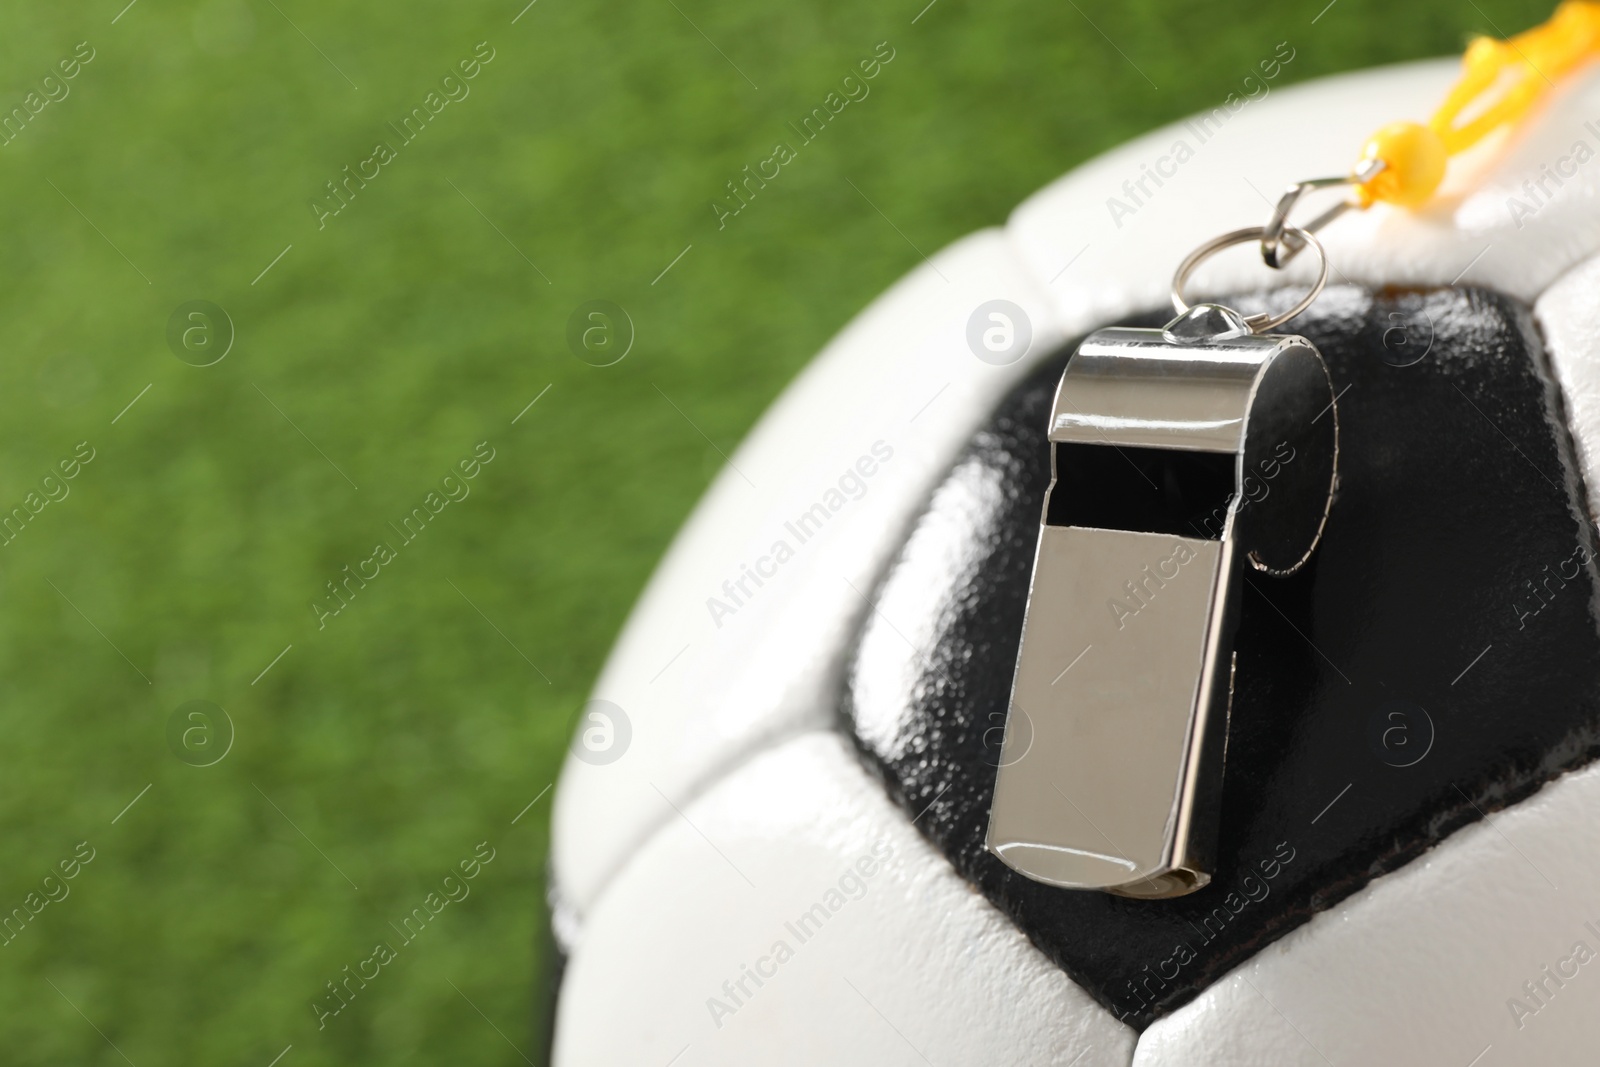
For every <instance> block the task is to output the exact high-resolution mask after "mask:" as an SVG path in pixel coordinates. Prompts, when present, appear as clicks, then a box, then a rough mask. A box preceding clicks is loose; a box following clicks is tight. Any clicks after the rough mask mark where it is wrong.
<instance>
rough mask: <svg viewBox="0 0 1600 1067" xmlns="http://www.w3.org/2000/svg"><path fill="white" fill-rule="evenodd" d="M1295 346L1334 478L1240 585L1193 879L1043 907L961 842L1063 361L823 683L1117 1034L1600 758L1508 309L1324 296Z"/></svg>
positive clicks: (971, 824)
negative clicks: (1272, 567)
mask: <svg viewBox="0 0 1600 1067" xmlns="http://www.w3.org/2000/svg"><path fill="white" fill-rule="evenodd" d="M1287 302H1288V297H1287V296H1285V295H1284V294H1278V293H1273V294H1267V295H1266V296H1264V297H1245V298H1241V299H1240V300H1239V301H1238V302H1237V304H1236V306H1238V307H1239V308H1240V309H1241V310H1245V311H1255V310H1261V309H1263V308H1266V307H1273V308H1277V307H1282V306H1285V305H1286V304H1287ZM1166 317H1167V316H1165V315H1163V314H1154V315H1147V316H1142V317H1140V318H1139V319H1138V320H1135V321H1134V322H1133V323H1131V324H1133V325H1142V326H1153V325H1159V324H1160V323H1161V322H1162V321H1164V319H1165V318H1166ZM1291 328H1292V329H1293V331H1294V332H1296V333H1299V334H1302V335H1303V336H1305V337H1307V338H1309V339H1310V340H1311V341H1312V343H1314V344H1315V345H1316V346H1317V347H1318V348H1319V349H1320V350H1321V351H1322V354H1323V357H1324V358H1325V359H1326V361H1327V363H1328V368H1329V371H1330V373H1331V374H1332V377H1333V381H1334V387H1335V389H1336V390H1337V391H1338V395H1339V402H1338V418H1339V428H1340V430H1339V437H1340V455H1339V480H1338V489H1337V493H1336V497H1335V501H1334V504H1333V509H1332V513H1331V515H1330V517H1329V520H1328V525H1327V530H1326V535H1325V538H1324V540H1323V543H1322V546H1321V548H1320V549H1319V550H1318V552H1317V554H1316V556H1315V557H1314V559H1313V561H1312V563H1311V564H1310V565H1309V566H1307V567H1306V568H1305V569H1304V570H1302V571H1301V572H1300V573H1298V574H1296V575H1294V576H1293V577H1289V578H1272V577H1268V576H1266V575H1263V574H1259V573H1257V572H1253V571H1251V572H1247V577H1246V580H1245V583H1244V597H1243V601H1242V611H1241V616H1240V623H1239V631H1238V636H1237V639H1236V645H1235V647H1236V649H1237V653H1238V664H1237V676H1236V688H1235V693H1234V700H1233V707H1232V713H1231V714H1232V719H1231V727H1230V731H1229V741H1228V748H1227V762H1226V771H1225V779H1224V785H1223V798H1222V810H1221V834H1220V838H1219V841H1218V860H1217V865H1216V870H1215V872H1214V878H1213V881H1212V883H1211V884H1210V885H1209V886H1207V887H1205V888H1204V889H1201V890H1199V891H1198V892H1195V893H1193V894H1191V895H1189V896H1186V897H1181V898H1178V899H1173V900H1159V901H1145V900H1130V899H1124V898H1119V897H1115V896H1111V895H1108V894H1105V893H1094V892H1083V891H1074V890H1063V889H1056V888H1052V887H1050V886H1046V885H1042V884H1039V883H1036V882H1032V881H1029V880H1027V879H1025V878H1023V877H1022V876H1021V875H1018V874H1016V873H1015V872H1013V871H1011V870H1010V869H1009V868H1007V867H1005V866H1003V865H1002V864H1001V863H1000V862H999V860H997V859H996V858H995V857H993V856H992V855H990V854H989V853H988V852H987V851H985V849H984V834H985V829H986V825H987V819H988V813H989V802H990V797H991V795H992V793H993V789H994V781H995V773H996V767H997V764H998V760H999V753H1000V740H1001V736H1002V731H1001V726H1002V725H1003V723H1004V713H1005V709H1006V707H1007V703H1008V696H1009V692H1010V685H1011V676H1012V669H1013V667H1014V666H1015V662H1016V656H1017V646H1018V642H1019V639H1020V635H1021V629H1022V621H1023V608H1024V602H1025V600H1026V597H1027V590H1028V580H1029V574H1030V570H1031V567H1032V562H1033V554H1034V546H1035V543H1036V541H1037V539H1038V532H1039V522H1040V512H1041V506H1042V502H1043V499H1044V494H1045V490H1046V488H1047V486H1048V483H1049V475H1050V465H1049V459H1050V457H1049V453H1048V451H1047V443H1046V441H1045V436H1044V434H1045V424H1046V421H1047V419H1048V414H1049V410H1050V404H1051V399H1052V396H1053V393H1054V390H1055V385H1056V382H1057V380H1058V379H1059V378H1060V376H1061V372H1062V368H1063V367H1064V366H1065V363H1066V358H1067V354H1068V352H1070V350H1071V349H1070V348H1069V349H1067V350H1064V351H1063V352H1061V353H1058V354H1057V355H1055V356H1054V357H1052V358H1050V359H1049V360H1047V361H1046V362H1045V364H1044V365H1043V366H1041V367H1040V368H1039V369H1038V370H1037V371H1036V372H1035V373H1033V374H1032V375H1031V376H1030V377H1029V378H1028V379H1027V380H1025V381H1024V382H1023V383H1022V384H1021V385H1020V386H1019V387H1018V388H1017V389H1016V390H1014V391H1013V392H1012V393H1011V394H1010V395H1009V396H1008V397H1007V398H1006V399H1005V401H1004V402H1003V403H1002V404H1001V405H1000V406H999V408H998V409H997V410H996V411H995V412H994V414H993V416H992V418H991V419H990V420H989V422H988V423H987V425H986V426H985V427H984V428H983V429H982V430H981V431H980V432H979V433H978V434H977V435H976V437H975V438H974V440H973V442H972V443H971V445H970V446H969V447H968V449H967V450H966V452H965V453H964V454H963V456H962V457H961V458H960V459H959V461H958V462H957V463H956V464H955V466H954V467H953V468H952V470H951V471H950V473H949V474H948V475H947V477H946V478H945V480H944V481H943V482H942V483H941V485H940V486H939V487H938V488H937V489H936V490H935V492H934V494H933V496H932V498H931V500H930V502H929V504H928V506H927V509H926V511H925V512H924V513H923V514H922V515H921V517H920V518H919V519H918V520H917V522H916V523H915V525H914V527H913V529H912V532H911V534H910V536H909V538H908V540H907V542H906V544H905V546H904V548H903V550H902V552H901V554H900V556H899V558H898V559H897V560H896V562H895V563H894V564H893V565H892V566H891V568H890V570H889V572H888V573H887V575H886V576H885V578H884V580H883V582H882V583H881V584H880V586H879V588H878V589H877V591H876V593H875V594H874V597H873V600H874V602H875V604H876V605H877V607H876V610H874V611H872V612H869V613H868V614H867V616H866V619H865V621H864V623H863V628H862V631H861V634H860V637H859V643H858V645H857V648H856V650H855V653H854V658H853V662H852V665H851V668H850V670H849V672H848V674H847V678H846V685H845V693H844V696H843V701H842V715H843V724H844V727H845V728H846V729H847V730H848V731H850V732H851V733H852V734H853V736H854V737H855V738H856V739H857V744H858V747H859V750H860V751H861V752H862V754H863V757H864V759H865V761H866V762H867V764H868V765H869V766H870V767H871V768H872V769H874V771H875V772H876V773H878V774H879V776H880V777H881V778H882V779H883V780H884V782H885V783H886V785H887V786H888V789H889V791H890V793H891V794H892V795H893V796H894V798H895V799H896V801H897V802H898V803H899V804H900V805H901V806H902V807H903V808H904V809H905V810H906V811H907V812H908V813H909V814H910V815H912V816H914V817H916V819H917V825H918V826H919V827H920V828H921V830H922V832H923V833H924V834H926V835H927V836H928V837H929V838H930V839H931V840H932V841H933V842H934V843H935V844H936V845H937V847H939V848H940V849H941V850H942V851H943V852H944V854H945V855H946V856H948V857H949V859H950V861H951V862H952V863H953V864H954V865H955V866H956V868H957V869H958V870H959V871H960V872H961V874H962V875H963V876H965V877H966V878H967V879H969V880H970V881H971V882H973V883H974V884H975V885H976V886H977V887H978V888H979V889H980V890H981V891H982V892H983V893H984V895H985V896H987V897H988V898H989V899H990V900H991V901H993V902H994V903H995V904H996V905H997V906H998V907H999V908H1000V909H1001V910H1002V911H1004V912H1005V913H1006V914H1007V915H1008V916H1010V917H1011V918H1012V919H1013V920H1014V921H1015V922H1016V924H1017V925H1018V927H1019V928H1020V929H1022V930H1023V931H1024V932H1026V933H1027V935H1028V936H1029V937H1030V938H1031V939H1032V940H1033V941H1034V943H1035V944H1037V945H1038V946H1039V947H1040V948H1041V949H1042V950H1043V951H1044V952H1045V953H1046V954H1047V955H1048V956H1050V957H1051V958H1052V959H1053V960H1055V961H1056V962H1057V963H1058V964H1059V965H1060V966H1061V967H1063V968H1064V969H1065V970H1066V971H1067V972H1068V973H1069V974H1070V975H1071V976H1072V977H1073V978H1074V979H1075V980H1076V981H1078V982H1079V983H1080V984H1082V985H1083V986H1084V987H1085V988H1086V989H1087V990H1088V991H1089V992H1090V993H1091V994H1093V995H1094V996H1095V997H1096V998H1097V999H1099V1001H1100V1002H1101V1003H1102V1004H1104V1005H1105V1006H1106V1007H1107V1008H1108V1009H1110V1010H1111V1011H1112V1012H1114V1013H1115V1014H1116V1015H1118V1016H1119V1017H1120V1018H1122V1019H1124V1020H1125V1021H1126V1022H1128V1023H1130V1024H1131V1025H1134V1026H1136V1027H1139V1028H1141V1029H1142V1028H1143V1027H1145V1026H1147V1025H1149V1023H1150V1022H1152V1021H1154V1020H1155V1019H1156V1018H1159V1017H1160V1016H1161V1015H1163V1014H1166V1013H1167V1012H1170V1011H1172V1010H1173V1009H1174V1008H1176V1007H1178V1006H1180V1005H1182V1004H1183V1003H1185V1002H1186V1001H1188V1000H1190V999H1191V998H1193V997H1194V996H1195V995H1196V994H1197V993H1198V992H1199V991H1200V990H1201V989H1203V988H1205V987H1206V986H1207V985H1209V984H1210V983H1211V982H1213V981H1215V980H1216V979H1217V978H1218V977H1220V976H1221V975H1223V974H1224V973H1225V972H1226V971H1228V970H1229V969H1231V968H1232V967H1234V966H1236V965H1237V964H1239V963H1240V962H1242V961H1244V960H1245V959H1247V958H1249V957H1250V956H1251V955H1253V954H1254V953H1256V952H1257V951H1259V950H1260V949H1261V948H1263V947H1264V946H1266V945H1268V944H1270V943H1271V942H1273V941H1274V940H1276V939H1277V938H1279V937H1282V936H1283V935H1284V934H1286V933H1287V932H1289V931H1290V930H1292V929H1294V928H1295V927H1297V926H1299V925H1300V924H1302V923H1304V922H1306V921H1307V920H1308V919H1310V918H1311V916H1312V915H1314V914H1315V913H1317V912H1318V911H1320V910H1322V909H1324V908H1327V907H1329V906H1330V905H1332V904H1334V903H1336V902H1337V901H1339V900H1340V899H1342V898H1344V897H1346V896H1348V895H1350V894H1351V893H1353V892H1355V891H1356V890H1358V889H1360V888H1361V887H1362V886H1364V885H1366V884H1367V883H1368V882H1370V881H1371V880H1372V879H1373V878H1375V877H1377V876H1379V875H1381V874H1384V873H1386V872H1389V871H1393V870H1395V869H1396V868H1398V867H1400V866H1402V865H1404V864H1405V863H1407V862H1408V861H1410V860H1412V859H1414V858H1416V857H1417V856H1418V855H1419V854H1420V853H1422V852H1423V851H1424V850H1426V849H1427V848H1428V847H1430V846H1431V845H1433V844H1435V843H1436V842H1438V841H1439V840H1441V839H1442V838H1443V837H1445V836H1446V835H1448V834H1450V833H1451V832H1453V831H1455V830H1457V829H1459V828H1461V827H1462V826H1464V825H1466V824H1467V823H1470V822H1472V821H1474V820H1476V819H1479V818H1482V817H1483V814H1484V813H1485V812H1490V811H1493V810H1495V809H1496V808H1500V807H1504V806H1506V805H1508V804H1511V803H1514V802H1516V801H1517V800H1519V799H1521V798H1523V797H1526V796H1528V795H1529V794H1531V793H1532V792H1534V791H1535V790H1537V789H1538V788H1539V787H1540V785H1542V784H1543V783H1544V782H1546V781H1548V780H1549V779H1551V778H1552V777H1554V776H1555V775H1557V774H1559V773H1560V772H1562V771H1563V770H1567V769H1570V768H1573V767H1576V766H1578V765H1580V764H1583V763H1585V762H1587V761H1589V760H1590V759H1592V758H1594V757H1595V756H1596V755H1597V754H1600V629H1597V627H1596V621H1595V615H1594V610H1595V609H1594V605H1595V604H1596V603H1597V596H1596V590H1597V588H1600V582H1597V578H1596V566H1595V562H1594V559H1595V545H1594V539H1593V536H1592V529H1591V527H1590V526H1589V525H1588V523H1587V520H1586V518H1585V517H1586V516H1587V515H1588V507H1587V502H1586V500H1585V496H1584V492H1583V490H1582V488H1581V484H1580V482H1579V480H1578V477H1577V475H1576V473H1575V470H1576V468H1575V465H1574V462H1573V458H1572V457H1573V448H1572V444H1571V441H1570V439H1569V436H1568V433H1567V430H1566V428H1565V427H1566V423H1565V417H1564V415H1563V413H1562V411H1561V405H1560V399H1559V394H1558V392H1557V390H1556V388H1555V386H1554V385H1553V384H1552V380H1551V378H1550V375H1549V374H1548V372H1547V370H1546V368H1545V364H1544V355H1543V351H1542V349H1541V346H1540V343H1539V340H1538V337H1537V334H1536V333H1535V331H1534V329H1533V325H1532V322H1531V318H1530V315H1529V312H1528V309H1527V308H1526V307H1524V306H1523V305H1521V304H1519V303H1517V302H1515V301H1513V300H1511V299H1509V298H1507V297H1504V296H1502V295H1499V294H1496V293H1493V292H1487V291H1484V290H1478V289H1439V290H1430V291H1406V292H1395V291H1385V292H1370V291H1367V290H1362V289H1357V288H1353V287H1339V288H1331V289H1329V290H1328V291H1327V292H1326V293H1325V294H1324V296H1323V297H1322V298H1321V299H1320V300H1319V301H1318V302H1317V304H1316V305H1315V306H1314V307H1313V308H1312V310H1311V311H1309V312H1307V313H1306V314H1304V315H1302V316H1301V317H1300V318H1298V319H1297V320H1295V321H1294V322H1293V323H1292V324H1291ZM1270 488H1271V487H1270V482H1265V483H1262V485H1261V486H1260V487H1258V489H1257V490H1256V491H1257V492H1263V491H1265V492H1270ZM1248 491H1249V490H1248V487H1247V492H1248ZM1084 610H1104V606H1103V605H1086V606H1085V609H1084ZM1530 877H1536V875H1534V874H1533V873H1531V872H1530Z"/></svg>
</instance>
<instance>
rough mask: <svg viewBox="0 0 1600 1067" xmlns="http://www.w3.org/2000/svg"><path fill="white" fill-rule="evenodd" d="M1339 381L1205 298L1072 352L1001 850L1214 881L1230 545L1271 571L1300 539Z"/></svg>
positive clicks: (1058, 417)
mask: <svg viewBox="0 0 1600 1067" xmlns="http://www.w3.org/2000/svg"><path fill="white" fill-rule="evenodd" d="M1334 402H1335V398H1334V394H1333V387H1332V384H1331V382H1330V380H1329V377H1328V371H1327V368H1326V367H1325V366H1324V365H1323V362H1322V357H1321V355H1320V354H1319V353H1318V352H1317V350H1316V349H1315V348H1314V347H1313V346H1312V345H1311V343H1310V342H1309V341H1307V340H1305V339H1304V338H1302V337H1295V336H1287V335H1265V336H1263V335H1259V334H1256V333H1253V332H1252V331H1251V326H1250V324H1249V323H1247V322H1246V320H1245V319H1243V318H1241V317H1240V316H1239V315H1238V314H1237V313H1236V312H1233V311H1231V310H1229V309H1227V308H1224V307H1220V306H1218V305H1211V304H1200V305H1197V306H1195V307H1193V308H1191V309H1189V310H1187V311H1186V312H1185V313H1184V314H1182V315H1179V317H1178V318H1176V319H1174V320H1173V321H1172V322H1170V323H1168V324H1167V325H1166V327H1164V328H1163V329H1159V330H1147V329H1108V330H1100V331H1098V332H1097V333H1093V334H1091V335H1089V337H1088V338H1087V339H1085V340H1084V342H1083V343H1082V345H1080V346H1079V348H1078V350H1077V352H1076V353H1074V355H1073V356H1072V359H1071V360H1070V361H1069V362H1068V364H1067V369H1066V371H1065V372H1064V373H1063V374H1062V376H1061V383H1060V385H1059V386H1058V387H1057V389H1056V397H1055V404H1054V406H1053V409H1052V411H1051V416H1050V427H1049V440H1050V448H1051V474H1052V478H1051V483H1050V489H1049V492H1048V494H1047V496H1046V498H1045V506H1044V515H1043V521H1042V523H1041V525H1040V528H1039V546H1038V550H1037V552H1036V554H1035V556H1034V563H1033V579H1032V584H1031V586H1030V589H1029V592H1028V604H1027V613H1026V617H1025V621H1024V624H1023V630H1022V644H1021V647H1020V649H1019V650H1018V653H1017V667H1016V673H1015V675H1014V676H1013V680H1012V685H1011V705H1010V709H1009V711H1008V714H1007V717H1006V728H1005V739H1004V742H1003V744H1002V747H1001V756H1000V765H999V772H998V776H997V778H996V781H995V790H994V803H993V806H992V807H991V808H990V811H989V833H988V840H987V844H988V848H989V850H990V851H991V852H993V853H994V854H995V855H996V856H998V857H999V858H1000V860H1001V861H1002V862H1004V863H1005V864H1006V865H1007V866H1009V867H1011V868H1012V869H1013V870H1016V871H1019V872H1020V873H1022V874H1024V875H1026V876H1027V877H1029V878H1032V879H1034V880H1036V881H1040V882H1046V883H1048V884H1050V885H1056V886H1063V887H1068V888H1074V889H1101V890H1105V891H1108V892H1111V893H1116V894H1119V895H1123V896H1130V897H1147V898H1158V897H1174V896H1182V895H1183V894H1185V893H1190V892H1193V891H1194V890H1196V889H1199V888H1201V887H1202V886H1204V885H1205V884H1206V883H1207V882H1209V881H1210V879H1211V873H1210V872H1211V869H1212V865H1213V861H1214V858H1215V852H1216V838H1217V822H1218V809H1219V805H1220V798H1221V793H1222V778H1223V766H1224V763H1225V758H1226V753H1227V738H1228V717H1229V713H1230V705H1231V700H1232V693H1233V668H1234V654H1233V632H1234V629H1235V624H1236V621H1237V615H1238V601H1239V581H1240V571H1241V569H1242V568H1241V566H1239V565H1238V564H1240V563H1242V562H1247V563H1248V564H1249V565H1250V566H1252V567H1254V568H1255V569H1256V570H1259V571H1263V572H1265V573H1267V574H1269V575H1277V576H1283V575H1288V574H1292V573H1294V572H1295V571H1296V570H1298V569H1299V568H1300V567H1301V566H1303V565H1304V564H1305V562H1306V561H1307V560H1308V559H1309V558H1310V556H1311V553H1312V552H1313V551H1314V550H1315V548H1316V545H1317V542H1318V541H1319V540H1320V539H1321V536H1322V528H1323V524H1324V522H1325V521H1326V519H1327V515H1328V509H1329V507H1330V506H1331V504H1332V499H1333V486H1334V476H1335V470H1336V463H1337V455H1338V415H1337V411H1336V409H1335V406H1334Z"/></svg>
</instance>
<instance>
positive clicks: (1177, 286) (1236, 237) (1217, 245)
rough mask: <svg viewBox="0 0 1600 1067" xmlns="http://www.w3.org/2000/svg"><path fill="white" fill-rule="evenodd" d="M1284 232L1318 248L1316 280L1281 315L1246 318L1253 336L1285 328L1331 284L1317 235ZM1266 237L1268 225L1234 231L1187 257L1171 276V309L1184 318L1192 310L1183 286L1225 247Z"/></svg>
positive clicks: (1295, 229)
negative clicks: (1185, 296)
mask: <svg viewBox="0 0 1600 1067" xmlns="http://www.w3.org/2000/svg"><path fill="white" fill-rule="evenodd" d="M1283 232H1284V233H1285V234H1288V235H1289V236H1291V237H1293V238H1294V239H1295V240H1297V241H1302V242H1304V243H1305V244H1306V245H1309V246H1310V247H1312V248H1314V249H1316V251H1317V265H1318V271H1317V280H1316V281H1315V282H1314V283H1312V286H1311V291H1310V292H1308V293H1306V295H1305V296H1303V297H1301V298H1300V302H1299V303H1298V304H1296V305H1295V306H1294V307H1292V308H1290V309H1289V310H1288V311H1286V312H1284V313H1283V314H1282V315H1268V314H1267V313H1266V312H1262V313H1261V314H1259V315H1249V316H1246V318H1245V320H1244V322H1245V325H1246V326H1249V327H1250V330H1251V332H1253V333H1264V332H1265V331H1267V330H1271V329H1275V328H1276V327H1279V326H1282V325H1283V324H1284V323H1286V322H1288V321H1289V320H1290V319H1292V318H1294V317H1295V316H1296V315H1298V314H1300V313H1301V312H1302V311H1304V310H1305V309H1306V308H1308V307H1310V306H1311V304H1312V301H1314V300H1316V299H1317V297H1318V295H1320V294H1321V292H1322V289H1323V287H1324V286H1325V285H1327V284H1328V253H1327V250H1326V249H1324V248H1323V247H1322V242H1321V241H1319V240H1317V238H1316V235H1315V234H1313V233H1311V231H1309V230H1303V229H1301V228H1300V227H1298V226H1285V227H1284V228H1283ZM1266 235H1267V228H1266V227H1265V226H1251V227H1248V228H1246V229H1243V230H1234V231H1232V232H1231V233H1225V234H1222V235H1221V236H1219V237H1213V238H1212V239H1211V240H1209V241H1207V242H1206V243H1205V244H1203V245H1201V246H1200V247H1199V248H1197V249H1195V250H1194V251H1193V252H1190V253H1189V254H1188V255H1187V256H1186V257H1184V260H1183V262H1182V263H1179V264H1178V272H1177V273H1176V274H1174V275H1173V276H1172V306H1173V307H1174V308H1175V309H1176V310H1177V312H1178V314H1179V315H1182V314H1184V313H1185V312H1187V311H1188V310H1189V302H1188V301H1187V300H1185V299H1184V298H1183V287H1184V286H1185V285H1187V284H1188V282H1189V276H1190V275H1191V274H1193V273H1194V272H1195V268H1196V267H1198V266H1200V264H1202V263H1204V262H1205V261H1206V260H1208V259H1210V258H1211V257H1212V256H1214V255H1216V254H1217V253H1218V252H1220V251H1222V250H1223V249H1224V248H1232V247H1233V246H1234V245H1242V244H1246V243H1247V242H1250V241H1260V240H1261V239H1262V238H1264V237H1265V236H1266Z"/></svg>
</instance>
